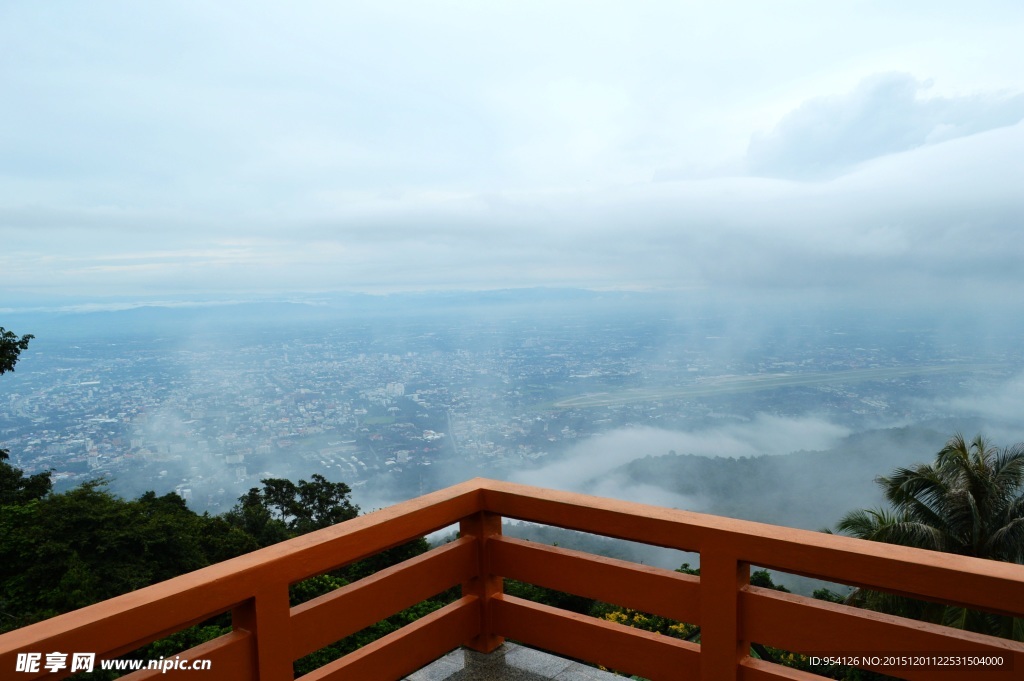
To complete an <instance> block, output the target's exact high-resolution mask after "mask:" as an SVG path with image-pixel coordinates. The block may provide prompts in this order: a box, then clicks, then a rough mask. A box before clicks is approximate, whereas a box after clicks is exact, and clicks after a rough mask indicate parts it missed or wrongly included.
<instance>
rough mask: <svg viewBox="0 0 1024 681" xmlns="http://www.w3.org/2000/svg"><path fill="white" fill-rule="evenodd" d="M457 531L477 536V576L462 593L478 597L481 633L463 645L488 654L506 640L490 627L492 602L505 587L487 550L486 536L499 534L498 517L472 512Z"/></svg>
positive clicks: (464, 534)
mask: <svg viewBox="0 0 1024 681" xmlns="http://www.w3.org/2000/svg"><path fill="white" fill-rule="evenodd" d="M459 532H460V534H461V535H462V536H463V537H467V536H468V537H476V540H477V565H478V571H477V575H476V576H475V577H474V578H472V579H471V580H469V581H468V582H464V583H463V584H462V595H463V596H476V597H477V598H479V599H480V633H479V634H478V635H477V636H476V637H475V638H473V639H472V640H470V641H467V642H466V644H465V645H466V647H467V648H471V649H473V650H476V651H479V652H482V653H489V652H492V651H493V650H494V649H495V648H497V647H498V646H500V645H501V644H502V643H504V641H505V639H504V638H503V637H501V636H497V635H495V634H494V633H493V630H492V627H491V602H492V600H493V599H494V597H495V596H498V595H500V594H501V593H502V592H503V590H504V587H503V581H502V578H501V577H499V576H497V575H495V574H494V573H493V572H492V571H491V566H490V559H489V557H488V550H487V548H488V547H487V542H488V540H489V538H490V537H493V536H495V535H500V534H501V516H500V515H497V514H495V513H489V512H486V511H481V512H479V513H474V514H473V515H471V516H467V517H466V518H463V520H462V522H461V523H459Z"/></svg>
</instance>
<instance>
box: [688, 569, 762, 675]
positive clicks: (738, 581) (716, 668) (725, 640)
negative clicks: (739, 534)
mask: <svg viewBox="0 0 1024 681" xmlns="http://www.w3.org/2000/svg"><path fill="white" fill-rule="evenodd" d="M749 583H750V564H749V563H745V562H743V561H740V560H738V559H737V557H736V556H733V555H728V554H725V553H722V552H718V551H707V552H705V551H702V552H701V555H700V594H701V595H700V616H701V641H700V648H701V651H700V658H701V660H700V669H701V679H707V680H711V679H714V680H715V681H735V679H737V678H739V664H740V662H741V661H742V660H743V659H744V658H746V657H747V656H748V655H749V654H750V642H749V641H746V640H744V639H743V636H742V632H743V623H742V621H741V617H742V613H741V612H740V590H741V589H743V588H744V587H745V586H747V585H748V584H749Z"/></svg>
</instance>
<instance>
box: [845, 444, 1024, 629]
mask: <svg viewBox="0 0 1024 681" xmlns="http://www.w3.org/2000/svg"><path fill="white" fill-rule="evenodd" d="M876 482H878V484H879V485H880V486H881V488H882V491H883V493H884V494H885V498H886V500H887V501H888V502H889V505H890V507H889V508H876V509H865V510H857V511H853V512H851V513H848V514H847V515H846V516H844V517H843V518H842V519H841V520H840V521H839V523H838V524H837V525H836V531H837V532H839V533H841V534H845V535H848V536H851V537H857V538H859V539H868V540H871V541H881V542H886V543H889V544H900V545H902V546H912V547H916V548H923V549H930V550H932V551H944V552H947V553H956V554H960V555H965V556H973V557H975V558H986V559H989V560H1001V561H1007V562H1013V563H1024V445H1021V444H1018V445H1015V446H1012V447H1007V448H1004V449H999V448H997V447H995V446H993V445H992V444H991V443H990V442H988V441H987V440H985V438H983V437H982V436H980V435H979V436H977V437H975V438H974V439H973V440H972V441H971V442H969V443H968V442H967V441H966V440H965V439H964V437H963V436H962V435H961V434H959V433H957V434H956V435H954V436H953V437H951V438H950V439H949V441H947V442H946V445H945V446H944V447H943V448H942V449H941V450H940V451H939V453H938V454H937V455H936V457H935V461H934V462H933V463H930V464H917V465H915V466H911V467H909V468H898V469H896V470H895V471H893V473H892V474H891V475H888V476H884V477H879V478H877V480H876ZM849 602H851V603H853V604H857V605H862V606H864V607H869V608H871V609H876V610H880V611H883V612H890V613H893V614H899V615H903V616H906V617H913V618H916V619H924V620H929V621H935V622H942V623H944V624H948V625H951V626H957V627H960V628H964V629H968V630H971V631H979V632H983V633H988V634H992V635H997V636H1003V637H1005V638H1014V639H1017V640H1024V621H1022V620H1020V619H1013V618H1009V617H998V616H995V615H989V614H986V613H979V612H976V611H970V610H965V609H963V608H954V607H945V606H941V605H937V604H930V603H923V602H921V601H915V600H912V599H907V598H903V597H899V596H893V595H890V594H881V593H878V592H872V591H866V590H856V591H854V593H853V594H851V596H850V598H849Z"/></svg>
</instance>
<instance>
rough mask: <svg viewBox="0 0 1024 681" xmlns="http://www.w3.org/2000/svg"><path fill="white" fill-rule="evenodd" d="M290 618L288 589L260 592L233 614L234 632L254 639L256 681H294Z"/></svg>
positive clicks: (273, 588) (276, 587) (275, 588)
mask: <svg viewBox="0 0 1024 681" xmlns="http://www.w3.org/2000/svg"><path fill="white" fill-rule="evenodd" d="M290 616H291V612H290V604H289V602H288V585H287V584H284V585H274V586H273V587H267V588H263V589H259V590H257V591H256V594H255V596H254V597H253V598H250V599H249V600H248V601H246V602H245V603H242V604H241V605H239V606H236V607H235V608H234V609H233V610H232V611H231V628H232V629H234V630H236V631H238V630H245V631H248V632H249V633H251V634H252V637H253V655H254V656H255V664H254V665H253V667H254V668H255V669H256V679H254V680H253V681H257V680H258V681H292V679H294V678H295V673H294V671H293V670H292V659H291V650H292V645H291V643H292V641H291V628H290V627H289V626H288V620H289V617H290Z"/></svg>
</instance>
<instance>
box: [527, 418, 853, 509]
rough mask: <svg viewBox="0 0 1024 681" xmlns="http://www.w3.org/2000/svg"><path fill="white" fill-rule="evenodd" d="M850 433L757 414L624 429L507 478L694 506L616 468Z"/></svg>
mask: <svg viewBox="0 0 1024 681" xmlns="http://www.w3.org/2000/svg"><path fill="white" fill-rule="evenodd" d="M849 434H850V431H849V429H847V428H845V427H843V426H839V425H837V424H834V423H831V422H829V421H826V420H823V419H821V418H817V417H813V416H805V417H800V418H787V417H780V416H772V415H768V414H759V415H757V416H756V417H755V418H754V419H752V420H750V421H747V422H744V423H731V424H729V425H724V426H721V427H715V428H706V429H702V430H694V431H674V430H664V429H660V428H649V427H642V428H624V429H618V430H613V431H610V432H607V433H602V434H600V435H595V436H593V437H591V438H588V439H587V440H585V441H583V442H580V443H579V444H577V445H574V446H573V447H572V448H570V449H569V451H567V452H566V453H565V454H564V455H562V456H560V457H559V459H558V460H557V461H556V462H554V463H551V464H548V465H545V466H542V467H541V468H538V469H534V470H529V471H523V472H520V473H518V474H515V475H513V476H511V478H510V479H511V480H512V481H514V482H521V483H524V484H528V485H536V486H538V487H549V488H554V489H563V490H568V491H575V492H586V493H590V494H597V495H599V496H608V497H615V498H619V499H625V500H628V501H642V502H644V503H654V504H657V505H660V506H672V507H676V508H691V509H694V508H698V507H699V506H700V505H701V503H702V502H701V500H699V499H694V498H690V497H686V496H682V495H676V494H672V493H671V492H668V491H666V490H663V489H660V488H654V487H652V486H651V485H643V484H638V483H635V482H633V481H631V480H629V479H628V477H627V476H624V475H621V474H619V473H616V469H618V468H620V467H621V466H624V465H626V464H628V463H629V462H630V461H634V460H636V459H642V458H644V457H646V456H663V455H665V454H667V453H668V452H669V451H675V452H677V453H679V454H695V455H698V456H709V457H715V456H722V457H733V458H735V457H741V456H761V455H779V454H788V453H790V452H794V451H799V450H823V449H828V448H830V447H832V446H834V445H835V444H836V443H837V442H838V441H839V440H840V439H842V438H843V437H845V436H847V435H849Z"/></svg>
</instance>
